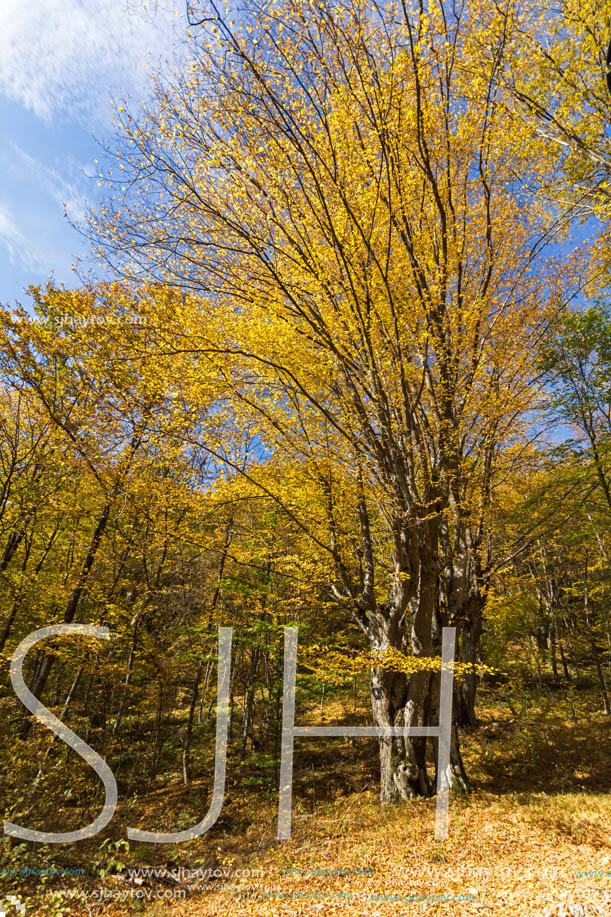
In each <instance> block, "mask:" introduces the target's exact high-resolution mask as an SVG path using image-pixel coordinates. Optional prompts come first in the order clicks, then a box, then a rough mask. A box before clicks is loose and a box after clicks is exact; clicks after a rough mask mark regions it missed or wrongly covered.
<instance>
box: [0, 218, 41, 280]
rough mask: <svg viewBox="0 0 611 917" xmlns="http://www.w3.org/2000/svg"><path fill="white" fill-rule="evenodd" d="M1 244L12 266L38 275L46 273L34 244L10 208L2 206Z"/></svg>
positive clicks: (0, 223) (0, 220)
mask: <svg viewBox="0 0 611 917" xmlns="http://www.w3.org/2000/svg"><path fill="white" fill-rule="evenodd" d="M0 244H1V245H3V246H4V248H5V249H6V250H7V252H8V255H9V259H10V261H11V264H14V265H19V266H20V267H23V268H25V270H27V271H32V272H33V273H36V274H40V273H41V272H43V271H44V259H43V258H42V257H41V255H40V253H39V252H38V251H36V249H35V247H34V246H33V245H32V243H30V242H28V240H27V239H26V237H25V236H24V234H23V232H22V231H21V229H20V228H19V226H18V225H17V223H16V221H15V218H14V217H13V215H12V213H11V212H10V210H9V209H8V207H6V206H3V205H1V204H0Z"/></svg>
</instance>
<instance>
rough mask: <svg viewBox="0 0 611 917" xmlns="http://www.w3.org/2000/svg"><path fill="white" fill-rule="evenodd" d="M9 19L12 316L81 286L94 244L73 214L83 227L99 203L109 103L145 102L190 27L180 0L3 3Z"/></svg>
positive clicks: (4, 273) (7, 218)
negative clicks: (45, 290) (30, 301)
mask: <svg viewBox="0 0 611 917" xmlns="http://www.w3.org/2000/svg"><path fill="white" fill-rule="evenodd" d="M175 11H176V12H175ZM2 12H3V21H2V23H1V28H0V124H1V125H2V133H1V139H2V143H1V145H0V278H1V283H0V303H2V304H4V305H8V306H9V307H10V306H11V305H12V304H13V303H14V301H15V300H18V301H21V302H23V303H24V304H25V303H26V302H27V296H26V295H25V294H24V290H25V289H26V288H27V287H28V286H29V285H30V284H32V283H44V282H45V281H46V280H47V278H48V277H49V276H50V275H51V273H53V274H54V276H55V280H56V281H57V282H58V283H59V282H63V283H65V284H66V285H69V286H74V285H76V284H77V283H78V279H77V277H76V276H75V274H74V273H73V270H72V265H73V262H74V259H75V257H77V256H78V255H85V254H86V252H87V243H86V240H84V239H83V237H82V236H81V235H80V234H79V233H78V232H77V231H76V230H75V229H74V228H72V227H71V226H70V223H69V222H68V220H67V219H66V217H65V216H64V209H65V208H66V209H67V212H68V214H69V215H70V216H71V218H72V219H74V220H75V221H77V222H78V221H79V220H82V219H83V217H84V215H85V213H86V208H87V206H88V204H91V203H94V202H95V200H96V199H97V197H98V195H99V193H100V189H99V188H98V183H97V178H96V170H97V168H98V167H97V166H96V165H95V160H96V159H98V160H101V158H102V153H101V151H100V148H99V146H98V145H97V143H96V138H97V139H98V140H102V141H103V140H109V139H110V138H112V130H113V127H112V112H113V103H112V102H111V99H114V100H118V99H123V98H128V99H130V100H131V102H132V104H133V102H135V101H136V100H137V99H140V98H146V96H147V93H148V87H149V86H150V72H151V69H152V68H153V67H156V66H159V65H160V64H161V65H162V66H163V65H164V61H166V60H170V62H171V61H172V59H173V58H174V57H175V56H176V55H179V54H180V47H181V45H180V42H181V38H182V37H183V36H184V32H185V27H186V22H185V6H184V2H183V3H180V0H178V2H173V0H148V3H147V4H146V5H145V4H144V3H143V2H142V0H33V2H32V3H24V2H23V0H4V2H3V3H2Z"/></svg>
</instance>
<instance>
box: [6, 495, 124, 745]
mask: <svg viewBox="0 0 611 917" xmlns="http://www.w3.org/2000/svg"><path fill="white" fill-rule="evenodd" d="M111 506H112V501H110V500H108V501H107V502H106V503H105V505H104V508H103V509H102V513H101V515H100V518H99V519H98V524H97V525H96V528H95V532H94V533H93V537H92V539H91V542H90V544H89V549H88V551H87V555H86V557H85V560H84V562H83V566H82V568H81V572H80V574H79V578H78V580H77V583H76V585H75V587H74V589H73V590H72V593H71V594H70V598H69V599H68V604H67V605H66V610H65V612H64V618H63V623H64V624H70V623H71V622H72V620H73V619H74V615H75V613H76V610H77V608H78V606H79V602H80V600H81V597H82V595H83V592H84V590H85V586H86V585H87V581H88V579H89V574H90V573H91V568H92V567H93V562H94V560H95V557H96V554H97V552H98V548H99V546H100V542H101V540H102V535H103V534H104V531H105V529H106V526H107V524H108V519H109V516H110V509H111ZM54 661H55V656H54V655H53V654H52V653H47V654H46V655H45V657H44V658H43V661H42V665H41V666H40V669H39V670H38V672H37V674H36V678H35V679H34V684H33V685H32V688H31V691H32V694H33V695H34V697H37V698H39V699H40V697H41V696H42V693H43V691H44V689H45V685H46V683H47V679H48V677H49V674H50V672H51V669H52V667H53V662H54ZM31 724H32V718H31V715H30V714H29V713H28V715H26V716H25V717H24V719H23V721H22V724H21V728H20V730H19V735H20V737H21V738H22V739H25V737H26V736H27V734H28V732H29V730H30V726H31Z"/></svg>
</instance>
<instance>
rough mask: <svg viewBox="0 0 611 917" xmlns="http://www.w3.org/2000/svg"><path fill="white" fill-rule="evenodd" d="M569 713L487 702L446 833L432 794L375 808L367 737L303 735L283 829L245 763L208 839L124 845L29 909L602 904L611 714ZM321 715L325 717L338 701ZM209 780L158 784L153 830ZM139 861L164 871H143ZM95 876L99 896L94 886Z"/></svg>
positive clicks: (198, 911) (609, 883) (375, 910)
mask: <svg viewBox="0 0 611 917" xmlns="http://www.w3.org/2000/svg"><path fill="white" fill-rule="evenodd" d="M335 712H336V713H337V714H338V715H337V721H338V722H340V721H341V719H342V718H341V710H340V709H339V708H338V711H335ZM571 712H572V714H573V715H571V716H570V717H569V718H564V717H559V716H556V717H553V716H551V715H550V714H549V711H543V710H542V709H538V710H532V709H531V710H528V711H522V712H521V713H519V715H515V716H514V715H511V712H510V711H508V710H507V709H499V708H494V707H492V706H489V707H488V708H487V709H483V713H482V724H481V726H479V727H478V728H476V729H474V730H472V731H471V732H470V733H469V735H467V736H465V739H464V757H465V762H466V765H467V769H468V771H469V773H470V774H471V775H472V777H473V779H474V781H475V783H476V789H475V791H474V792H473V793H472V794H471V796H469V797H465V798H454V799H453V800H452V802H451V808H450V831H449V838H448V840H447V841H446V842H436V841H435V840H434V831H433V829H434V809H435V801H434V799H430V800H416V801H414V802H411V803H406V804H403V805H400V806H396V807H392V808H384V809H382V808H380V806H379V804H378V801H377V790H376V746H375V742H370V741H368V740H355V741H354V742H350V741H349V740H345V741H344V740H341V739H340V740H331V741H328V742H322V741H320V740H312V742H311V743H310V744H308V745H305V742H304V743H302V745H301V749H300V752H299V755H298V756H297V757H296V776H295V782H294V805H293V836H292V839H291V840H290V841H282V842H279V841H277V840H276V828H277V794H276V790H275V787H274V786H273V779H272V773H271V770H270V767H269V762H266V761H260V762H256V763H255V765H253V764H252V763H251V765H250V766H249V767H246V768H245V770H246V771H247V772H248V776H246V777H245V778H244V777H243V778H242V779H241V784H240V786H241V791H240V792H238V784H237V781H236V778H235V776H234V777H233V778H230V779H229V785H228V789H227V794H226V800H225V804H224V806H223V810H222V813H221V816H220V818H219V821H218V822H217V824H216V825H215V826H214V828H213V829H212V830H211V831H210V832H209V833H208V834H207V835H205V836H204V838H201V839H200V840H198V841H197V842H194V843H191V844H185V845H180V846H179V847H178V846H174V847H163V846H160V847H152V846H150V845H136V846H133V845H132V847H131V848H130V849H129V851H125V852H123V851H120V856H119V855H118V854H117V855H116V857H117V859H118V860H122V861H124V862H123V863H120V864H119V865H115V866H113V865H112V863H110V867H111V868H109V870H108V874H107V875H105V876H104V877H100V876H99V875H98V876H95V877H94V876H91V875H90V876H86V877H83V878H82V879H80V880H75V881H74V882H73V883H72V884H71V882H70V880H65V881H64V882H63V883H62V885H61V886H60V885H58V884H57V883H49V886H50V887H51V888H53V889H54V891H55V892H56V894H53V893H52V892H49V891H47V892H46V893H45V895H43V896H42V897H41V896H39V897H38V898H37V903H36V906H34V905H35V902H34V899H33V898H30V899H29V901H30V902H31V903H30V904H29V905H28V911H29V912H34V913H40V914H53V915H58V917H59V915H62V914H81V913H82V914H86V913H87V914H100V915H102V914H104V915H109V917H110V915H113V917H114V915H119V914H121V915H129V914H137V913H140V914H145V915H146V917H158V915H160V914H179V913H180V914H185V915H188V917H213V915H232V917H233V915H235V917H242V915H243V917H246V915H248V917H255V915H262V917H263V915H285V914H286V915H289V914H290V915H293V914H303V915H318V914H329V915H330V914H346V915H350V914H355V915H356V914H359V915H361V914H362V915H373V917H375V915H387V914H388V915H390V914H427V915H429V914H430V915H433V914H448V915H457V917H461V915H466V914H492V915H494V914H509V915H525V917H530V915H533V917H535V915H536V917H543V915H547V917H552V915H553V917H561V915H564V917H568V915H572V917H589V915H611V796H610V795H609V789H610V787H611V768H610V766H609V765H610V763H611V721H610V720H609V718H606V717H603V716H596V717H592V716H589V717H586V716H584V715H581V712H580V711H579V710H575V709H572V711H571ZM327 717H328V719H329V720H332V719H335V715H334V710H333V709H332V707H330V708H329V709H328V710H327ZM232 768H233V772H234V775H235V767H234V766H233V765H231V763H230V764H229V766H228V778H229V777H230V773H231V771H232ZM266 772H267V774H268V775H267V777H266V776H265V775H266ZM204 784H205V785H204ZM208 784H209V781H202V784H201V786H198V787H197V788H195V787H194V788H192V789H190V790H189V791H186V790H185V789H184V787H181V786H180V785H179V784H175V785H170V786H167V787H165V788H163V789H162V790H160V791H158V792H156V793H155V794H154V798H152V799H151V800H149V801H148V805H149V806H150V813H149V814H148V815H147V816H146V818H147V821H149V823H150V824H151V825H152V826H155V827H157V828H158V829H161V828H162V824H163V820H164V817H165V813H168V812H170V811H171V810H174V811H176V807H177V806H185V805H186V799H187V797H189V796H190V797H191V798H192V797H193V795H194V794H195V796H196V797H197V799H196V802H197V805H198V806H199V809H200V811H202V812H203V811H204V809H205V807H206V805H207V803H206V794H207V791H208V790H209V785H208ZM199 817H201V815H200V816H199ZM132 823H133V822H132ZM123 836H124V834H123ZM106 849H108V848H106ZM69 852H70V853H71V855H74V853H75V852H74V851H69ZM146 866H150V867H153V868H154V869H156V870H158V875H156V876H154V875H146V871H147V870H146V869H143V867H146ZM128 867H131V868H132V869H134V868H135V869H136V870H137V874H136V875H134V874H132V875H131V876H130V875H129V872H128ZM164 870H165V871H164ZM189 870H190V872H189ZM206 870H207V873H206ZM198 871H199V872H198ZM239 871H241V874H240V873H239ZM245 871H246V872H247V873H248V871H250V875H248V874H246V875H244V872H245ZM177 876H178V877H179V879H180V884H179V883H177V882H176V881H175V879H176V877H177ZM77 882H78V884H77ZM96 889H97V890H98V896H99V891H100V890H102V891H103V894H104V895H105V896H106V897H105V899H104V900H97V899H95V898H94V897H93V896H92V892H94V891H95V890H96ZM57 891H60V895H58V894H57ZM75 892H76V893H77V894H82V893H83V892H85V893H87V896H88V897H87V900H85V899H84V898H82V897H81V898H80V899H79V898H74V897H71V895H72V894H74V893H75ZM183 893H184V894H185V895H186V897H182V895H183ZM119 899H122V900H121V901H120V900H119ZM24 900H26V903H28V899H27V897H25V896H24Z"/></svg>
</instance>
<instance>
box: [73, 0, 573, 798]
mask: <svg viewBox="0 0 611 917" xmlns="http://www.w3.org/2000/svg"><path fill="white" fill-rule="evenodd" d="M201 18H202V19H203V20H205V24H204V25H202V27H201V29H200V31H199V32H198V33H197V34H196V35H195V37H194V39H193V45H192V48H191V51H192V54H191V58H190V61H189V64H188V66H187V67H186V69H185V71H184V72H182V73H180V74H177V75H176V77H175V79H174V80H168V81H164V82H163V83H161V82H160V83H159V85H158V89H157V99H156V104H155V105H154V106H153V107H152V108H151V109H150V110H149V111H148V113H147V114H146V116H145V117H144V118H143V119H142V120H141V121H137V119H136V118H135V117H134V116H132V115H131V114H129V113H128V112H126V111H124V110H123V109H120V117H121V121H122V127H123V141H124V142H123V147H122V152H120V153H119V154H118V159H119V160H120V163H119V166H120V169H119V176H118V177H116V176H114V175H111V176H109V181H111V182H113V183H116V185H118V188H117V195H118V197H117V199H116V200H115V202H114V204H113V202H112V200H111V201H110V202H109V203H108V204H107V205H106V206H105V207H103V208H101V209H100V210H99V211H98V213H97V214H96V215H95V216H94V218H93V221H92V227H91V229H92V233H93V234H94V236H95V237H96V239H97V240H98V242H99V244H100V248H101V250H102V251H103V252H104V253H105V254H106V256H107V257H108V258H109V260H110V261H111V263H112V264H113V265H114V266H115V268H116V269H117V270H118V271H120V272H121V273H122V274H123V276H125V277H131V278H132V279H134V280H137V279H138V276H139V274H140V273H144V274H145V275H146V276H153V277H154V278H155V279H156V280H158V281H160V282H163V283H166V284H168V285H171V286H172V287H175V288H177V289H179V290H181V291H182V292H183V293H184V294H185V298H184V300H183V302H182V305H181V306H179V312H180V315H181V318H180V322H179V323H178V327H173V328H171V329H170V328H167V327H166V328H164V329H159V338H158V342H159V343H158V350H159V353H162V354H163V355H164V358H167V356H168V355H169V354H174V355H175V357H176V359H178V358H184V355H185V353H188V354H189V361H190V363H189V365H190V366H194V365H195V366H197V367H199V368H200V370H201V371H202V372H205V371H209V369H208V368H209V367H210V366H211V365H212V366H214V367H215V368H216V372H217V373H218V375H219V377H220V378H223V379H224V380H226V382H227V386H228V388H227V397H228V401H229V402H230V403H231V406H232V410H233V415H234V418H235V422H236V423H244V424H245V425H249V426H250V428H251V429H254V428H256V429H258V440H259V448H258V450H257V454H256V456H255V458H256V459H258V460H260V461H261V460H263V459H265V460H266V461H271V460H272V459H273V463H274V465H275V467H276V469H277V475H278V477H277V480H278V483H277V484H276V485H273V484H271V485H270V483H269V474H268V472H267V471H266V472H265V475H263V474H262V473H258V472H257V469H256V467H251V468H250V469H249V471H248V478H249V481H250V482H251V483H254V484H255V485H256V486H259V487H262V488H265V492H266V493H267V495H268V496H272V497H273V498H274V499H275V500H276V501H277V503H278V505H279V506H280V507H281V508H282V510H283V511H284V512H286V513H287V514H288V515H289V516H290V517H291V518H293V519H294V520H295V523H296V524H297V525H298V526H299V527H300V528H301V529H302V530H303V531H305V532H307V533H308V535H309V537H310V539H311V543H312V545H313V546H315V549H316V550H317V551H319V552H320V553H321V554H323V553H325V554H326V556H327V563H328V565H329V570H330V576H329V586H328V589H329V593H330V595H331V596H332V597H333V599H334V600H335V602H336V603H338V605H339V606H340V607H342V608H343V609H345V611H346V613H347V614H349V615H351V616H352V619H353V620H354V621H355V622H356V623H357V625H358V627H359V628H360V629H361V630H362V631H363V633H364V634H365V635H366V636H367V639H368V641H369V644H370V646H371V649H372V650H373V651H374V652H376V653H379V652H384V651H385V650H387V649H389V648H390V649H394V650H399V651H408V652H411V653H412V654H414V655H415V656H416V657H423V658H424V659H426V658H430V657H433V656H435V655H437V654H438V653H439V650H440V639H441V627H442V625H444V624H454V625H456V626H457V627H458V628H459V632H460V635H461V642H462V649H463V654H464V658H465V659H466V660H467V661H469V662H473V661H474V660H475V658H476V656H477V648H478V643H479V639H480V635H481V622H482V613H483V608H484V605H485V599H486V589H487V582H488V577H489V571H490V557H489V547H490V543H489V540H488V534H487V526H488V516H489V510H490V503H491V499H492V496H493V493H494V489H495V487H496V486H497V484H498V482H499V481H501V480H502V479H503V478H504V477H505V476H506V475H507V474H510V473H511V469H512V467H513V466H514V462H515V461H516V456H517V455H519V447H518V446H519V443H520V441H521V440H523V439H524V438H525V437H527V435H528V433H527V429H528V421H527V414H528V412H529V411H532V409H533V406H534V405H535V404H536V402H537V397H538V394H537V393H538V382H537V378H536V373H535V371H534V368H533V360H532V353H533V348H534V346H535V344H536V342H537V340H538V337H539V336H540V335H541V333H542V332H543V330H544V328H545V325H546V322H547V320H548V317H549V314H550V310H553V309H554V308H556V307H557V306H558V305H559V303H560V302H561V301H562V296H563V294H561V293H560V292H559V291H560V290H561V289H563V288H564V290H565V291H566V290H569V289H570V288H571V285H572V282H573V277H572V276H570V272H569V271H565V272H563V271H562V270H561V269H560V268H559V267H558V266H557V265H552V264H551V263H550V259H549V258H547V259H546V257H545V256H546V255H549V252H547V250H546V246H547V245H548V244H549V243H550V242H552V241H553V240H554V235H555V233H556V232H557V231H559V228H560V227H561V226H563V225H564V223H563V221H564V218H565V215H564V214H559V213H558V212H552V210H551V209H550V208H549V206H547V203H546V200H545V189H546V186H547V184H548V182H549V179H550V173H551V170H553V168H554V166H555V163H554V159H553V157H550V155H549V151H548V147H549V144H548V143H547V142H546V141H545V140H544V139H542V138H541V137H540V136H539V135H538V134H537V132H536V130H535V129H534V127H533V126H532V125H531V124H529V123H528V121H525V120H524V119H522V118H521V117H520V116H519V112H517V111H516V107H515V104H514V103H513V96H512V95H511V93H510V92H509V90H508V89H507V85H508V82H509V81H508V79H507V72H508V71H509V70H511V69H512V68H515V67H517V66H519V65H520V49H521V47H522V46H523V42H522V38H521V36H522V31H521V28H520V27H521V26H524V25H525V20H524V21H523V20H520V14H519V11H518V12H512V13H511V14H510V13H508V12H506V11H503V10H502V9H501V8H500V7H499V6H498V4H496V3H493V2H487V0H483V2H476V3H472V4H469V6H468V7H460V8H457V7H456V6H455V5H451V4H448V3H445V2H431V3H430V4H427V5H426V6H423V5H418V4H409V3H401V4H400V3H390V4H382V3H378V2H373V3H371V2H360V0H354V2H347V3H341V2H340V3H330V2H326V0H313V2H312V3H308V4H305V5H304V4H302V3H300V2H295V0H278V2H276V3H262V4H257V3H255V4H254V5H253V7H252V9H251V10H250V11H249V12H244V11H243V12H241V13H240V15H239V17H237V21H236V22H233V21H232V20H231V17H230V16H225V15H223V14H222V13H221V12H220V11H219V9H217V7H216V6H215V5H214V4H213V3H211V4H209V7H207V9H206V15H202V17H201ZM186 294H190V295H186ZM291 468H295V469H297V470H296V471H291ZM299 469H305V476H304V475H303V474H302V475H301V478H300V476H299ZM297 481H300V482H301V487H302V492H301V493H296V492H295V487H294V485H295V483H296V482H297ZM306 495H307V496H308V497H313V499H309V498H306ZM436 681H437V680H436V677H435V676H434V674H433V672H432V671H431V669H430V668H426V667H423V668H422V669H421V670H419V671H417V672H415V673H414V674H412V675H411V676H409V677H406V676H405V674H403V673H401V672H395V671H389V670H388V669H386V668H382V667H374V669H373V670H372V677H371V700H372V711H373V717H374V721H375V723H376V724H377V725H387V724H389V723H396V722H398V721H399V720H401V721H403V722H404V723H405V724H406V725H407V726H415V725H424V724H427V723H429V722H431V723H434V722H435V719H436V711H435V706H436V702H437V701H436V691H437V684H436ZM474 697H475V681H474V680H471V681H470V682H468V683H467V684H466V686H465V689H464V691H463V692H461V707H462V708H463V716H464V718H466V719H467V720H469V719H470V720H473V718H474V716H475V714H474V707H473V705H474ZM425 751H426V741H425V740H422V739H408V738H405V739H400V740H399V739H397V740H391V739H381V740H380V762H381V797H382V800H384V801H390V800H393V799H396V798H398V797H408V796H411V795H414V794H417V793H427V792H429V791H430V788H429V782H428V776H427V770H426V760H425ZM452 767H453V773H454V775H455V777H456V778H457V779H458V780H460V781H461V782H462V783H463V785H464V783H465V775H464V772H463V770H462V764H461V761H460V753H459V750H458V744H457V741H456V737H455V736H454V742H453V753H452Z"/></svg>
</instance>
